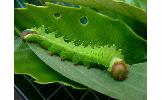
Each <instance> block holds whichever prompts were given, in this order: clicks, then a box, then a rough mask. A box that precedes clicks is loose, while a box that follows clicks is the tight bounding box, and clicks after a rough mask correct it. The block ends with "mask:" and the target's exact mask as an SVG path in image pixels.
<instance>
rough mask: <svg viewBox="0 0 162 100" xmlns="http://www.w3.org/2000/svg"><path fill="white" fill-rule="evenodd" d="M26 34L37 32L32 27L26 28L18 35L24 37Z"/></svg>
mask: <svg viewBox="0 0 162 100" xmlns="http://www.w3.org/2000/svg"><path fill="white" fill-rule="evenodd" d="M28 34H37V32H36V31H34V30H32V29H26V30H24V31H23V32H22V33H21V34H20V36H21V38H24V37H25V36H26V35H28Z"/></svg>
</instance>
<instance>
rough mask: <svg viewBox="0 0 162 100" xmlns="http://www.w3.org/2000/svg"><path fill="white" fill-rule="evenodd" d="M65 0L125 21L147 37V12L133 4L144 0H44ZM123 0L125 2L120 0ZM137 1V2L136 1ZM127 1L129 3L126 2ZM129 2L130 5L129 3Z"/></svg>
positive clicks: (138, 3) (143, 3)
mask: <svg viewBox="0 0 162 100" xmlns="http://www.w3.org/2000/svg"><path fill="white" fill-rule="evenodd" d="M44 1H65V2H68V3H72V4H79V5H83V6H87V7H90V8H92V9H94V10H96V11H98V12H100V13H103V14H105V15H107V16H109V17H112V18H114V19H120V20H122V21H124V22H125V23H127V24H128V25H129V26H130V27H131V28H132V29H133V30H134V31H135V32H136V33H137V34H138V35H140V36H142V37H143V38H145V39H146V38H147V13H146V12H145V11H144V10H143V9H140V8H137V7H136V6H132V4H133V5H141V6H142V5H147V3H145V2H141V1H144V0H141V1H140V0H127V1H125V0H44ZM121 1H125V2H121ZM137 1H139V2H137ZM128 3H129V4H128ZM130 4H131V5H130Z"/></svg>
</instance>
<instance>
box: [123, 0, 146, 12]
mask: <svg viewBox="0 0 162 100" xmlns="http://www.w3.org/2000/svg"><path fill="white" fill-rule="evenodd" d="M123 1H124V2H126V3H128V4H131V5H134V6H137V7H139V8H142V9H143V10H144V11H145V12H146V11H147V0H123Z"/></svg>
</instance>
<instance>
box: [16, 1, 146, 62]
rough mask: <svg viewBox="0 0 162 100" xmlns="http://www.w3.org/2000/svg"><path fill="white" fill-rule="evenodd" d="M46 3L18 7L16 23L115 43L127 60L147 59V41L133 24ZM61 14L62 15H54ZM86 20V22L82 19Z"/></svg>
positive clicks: (89, 40)
mask: <svg viewBox="0 0 162 100" xmlns="http://www.w3.org/2000/svg"><path fill="white" fill-rule="evenodd" d="M46 4H47V6H34V5H31V4H27V8H17V9H15V22H16V23H15V26H16V27H17V28H18V29H19V30H21V31H22V30H24V29H27V28H31V27H40V26H42V25H44V26H45V27H46V28H47V30H48V31H49V32H56V33H57V35H58V36H63V37H64V38H65V39H66V40H69V41H72V40H76V41H77V43H78V42H79V40H80V41H84V44H90V43H91V45H96V44H99V45H113V44H115V45H116V46H117V48H118V49H122V53H123V54H124V55H125V60H126V61H127V62H128V63H137V62H139V61H143V60H146V54H147V50H146V48H147V44H146V41H145V40H143V39H142V38H141V37H139V36H137V35H136V34H135V32H133V31H132V30H131V29H130V27H128V26H127V25H126V24H125V23H123V22H121V21H120V20H114V19H111V18H109V17H107V16H105V15H103V14H100V13H97V12H95V11H93V10H91V9H89V8H87V7H81V8H73V7H66V6H61V5H56V4H53V3H46ZM55 14H60V17H59V18H60V19H59V18H57V17H56V16H55ZM82 18H83V19H84V21H85V20H87V24H86V25H84V24H82V23H81V22H80V20H81V19H82Z"/></svg>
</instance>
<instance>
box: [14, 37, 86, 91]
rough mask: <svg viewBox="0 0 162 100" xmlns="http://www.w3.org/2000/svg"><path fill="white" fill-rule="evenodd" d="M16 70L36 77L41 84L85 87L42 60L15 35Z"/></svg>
mask: <svg viewBox="0 0 162 100" xmlns="http://www.w3.org/2000/svg"><path fill="white" fill-rule="evenodd" d="M14 41H15V44H14V45H15V49H14V50H15V51H14V71H15V74H27V75H30V76H32V77H33V78H35V82H36V83H39V84H49V83H55V82H59V83H63V84H65V85H67V86H72V87H73V88H76V89H85V87H84V86H83V85H80V84H79V83H76V82H74V81H71V80H69V79H67V78H65V77H64V76H62V75H61V74H59V73H58V72H56V71H54V70H53V69H51V68H50V67H49V66H47V65H46V64H45V63H44V62H42V61H41V60H40V59H39V58H38V57H37V56H36V55H35V54H34V53H33V52H32V51H31V49H30V48H29V47H28V46H27V45H26V44H25V43H24V42H23V41H22V40H21V39H20V38H19V37H15V40H14Z"/></svg>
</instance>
